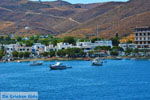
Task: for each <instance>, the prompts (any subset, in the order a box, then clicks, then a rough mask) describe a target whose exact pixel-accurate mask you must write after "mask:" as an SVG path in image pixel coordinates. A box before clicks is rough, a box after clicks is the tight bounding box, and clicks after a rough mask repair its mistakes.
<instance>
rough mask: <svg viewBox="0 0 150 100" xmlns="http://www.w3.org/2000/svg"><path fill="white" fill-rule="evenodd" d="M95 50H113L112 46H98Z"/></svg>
mask: <svg viewBox="0 0 150 100" xmlns="http://www.w3.org/2000/svg"><path fill="white" fill-rule="evenodd" d="M94 50H107V51H108V50H111V47H110V46H97V47H96V48H94Z"/></svg>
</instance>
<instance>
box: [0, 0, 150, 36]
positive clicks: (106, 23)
mask: <svg viewBox="0 0 150 100" xmlns="http://www.w3.org/2000/svg"><path fill="white" fill-rule="evenodd" d="M0 2H1V3H0V12H1V14H0V33H2V34H17V35H21V36H28V35H33V34H54V35H58V36H77V37H86V35H87V34H93V33H96V29H98V32H99V33H98V35H97V36H99V37H105V38H111V37H113V36H114V35H115V33H119V36H121V37H125V36H128V35H131V34H132V29H133V28H135V27H136V26H138V27H142V26H150V22H149V19H150V7H149V6H150V0H130V1H128V2H107V3H93V4H71V3H69V2H66V1H62V0H57V1H51V2H42V3H40V2H35V1H28V0H0ZM26 27H28V28H26Z"/></svg>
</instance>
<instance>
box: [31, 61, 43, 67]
mask: <svg viewBox="0 0 150 100" xmlns="http://www.w3.org/2000/svg"><path fill="white" fill-rule="evenodd" d="M40 65H43V63H42V62H37V61H33V62H32V63H31V64H30V66H40Z"/></svg>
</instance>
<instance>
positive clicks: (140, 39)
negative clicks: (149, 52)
mask: <svg viewBox="0 0 150 100" xmlns="http://www.w3.org/2000/svg"><path fill="white" fill-rule="evenodd" d="M134 33H135V43H136V44H137V48H139V49H150V27H143V28H135V29H134Z"/></svg>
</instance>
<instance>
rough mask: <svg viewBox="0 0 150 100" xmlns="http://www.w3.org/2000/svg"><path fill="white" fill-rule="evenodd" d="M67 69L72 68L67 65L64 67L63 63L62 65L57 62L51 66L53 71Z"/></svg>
mask: <svg viewBox="0 0 150 100" xmlns="http://www.w3.org/2000/svg"><path fill="white" fill-rule="evenodd" d="M67 68H72V67H68V66H66V65H63V63H61V62H57V63H56V64H54V65H50V69H51V70H63V69H67Z"/></svg>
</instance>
